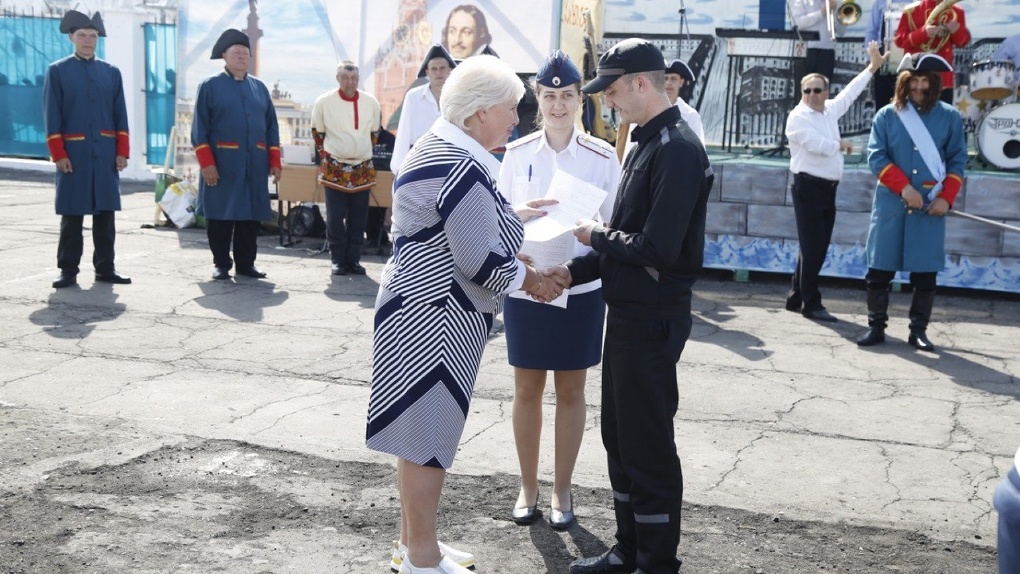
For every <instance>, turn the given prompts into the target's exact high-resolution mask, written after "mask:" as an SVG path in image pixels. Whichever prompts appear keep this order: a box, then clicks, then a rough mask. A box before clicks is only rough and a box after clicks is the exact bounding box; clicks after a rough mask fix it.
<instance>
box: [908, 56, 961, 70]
mask: <svg viewBox="0 0 1020 574" xmlns="http://www.w3.org/2000/svg"><path fill="white" fill-rule="evenodd" d="M902 71H908V72H952V71H953V66H952V64H950V63H949V62H948V61H946V59H945V58H943V57H942V56H939V55H938V54H931V53H925V54H907V55H906V56H903V59H902V60H900V65H899V67H897V68H896V73H899V72H902Z"/></svg>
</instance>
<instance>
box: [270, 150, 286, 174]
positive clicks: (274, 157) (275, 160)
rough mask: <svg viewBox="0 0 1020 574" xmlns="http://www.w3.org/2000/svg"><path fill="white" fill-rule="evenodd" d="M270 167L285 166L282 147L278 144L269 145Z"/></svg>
mask: <svg viewBox="0 0 1020 574" xmlns="http://www.w3.org/2000/svg"><path fill="white" fill-rule="evenodd" d="M269 167H278V168H281V169H282V168H283V162H282V161H281V156H280V148H279V147H277V146H275V145H274V146H269Z"/></svg>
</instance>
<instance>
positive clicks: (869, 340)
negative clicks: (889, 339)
mask: <svg viewBox="0 0 1020 574" xmlns="http://www.w3.org/2000/svg"><path fill="white" fill-rule="evenodd" d="M884 342H885V329H877V328H875V327H872V328H870V329H868V332H867V333H865V334H864V336H863V337H861V338H860V339H857V346H858V347H870V346H872V345H877V344H879V343H884Z"/></svg>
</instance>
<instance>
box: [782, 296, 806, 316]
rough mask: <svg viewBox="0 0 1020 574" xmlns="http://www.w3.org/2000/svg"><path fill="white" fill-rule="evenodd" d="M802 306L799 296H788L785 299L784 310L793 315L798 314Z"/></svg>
mask: <svg viewBox="0 0 1020 574" xmlns="http://www.w3.org/2000/svg"><path fill="white" fill-rule="evenodd" d="M803 305H804V302H803V301H802V300H801V298H800V295H799V294H798V295H790V296H789V297H787V298H786V310H787V311H793V312H794V313H800V308H801V307H802V306H803Z"/></svg>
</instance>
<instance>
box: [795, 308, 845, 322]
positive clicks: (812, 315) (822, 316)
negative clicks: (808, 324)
mask: <svg viewBox="0 0 1020 574" xmlns="http://www.w3.org/2000/svg"><path fill="white" fill-rule="evenodd" d="M801 314H802V315H804V317H806V318H808V319H811V320H812V321H825V322H826V323H835V322H836V321H839V319H837V318H835V317H833V316H832V315H830V314H829V312H828V311H826V310H825V309H815V310H814V311H804V312H803V313H801Z"/></svg>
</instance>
